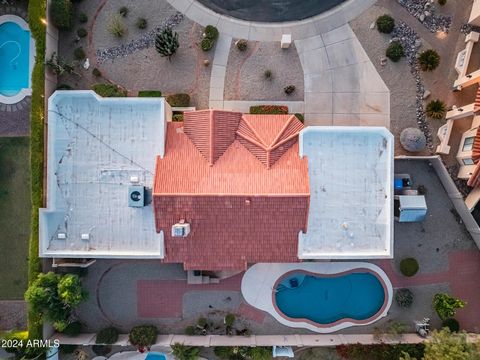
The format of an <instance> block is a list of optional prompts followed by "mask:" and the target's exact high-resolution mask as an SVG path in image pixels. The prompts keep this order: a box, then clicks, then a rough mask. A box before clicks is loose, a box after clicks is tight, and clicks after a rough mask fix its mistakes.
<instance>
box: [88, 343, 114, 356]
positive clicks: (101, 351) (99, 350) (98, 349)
mask: <svg viewBox="0 0 480 360" xmlns="http://www.w3.org/2000/svg"><path fill="white" fill-rule="evenodd" d="M92 351H93V352H94V353H95V355H97V356H107V355H108V354H109V353H110V352H111V351H112V347H111V346H110V345H93V346H92Z"/></svg>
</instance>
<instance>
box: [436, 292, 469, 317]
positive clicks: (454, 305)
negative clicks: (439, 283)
mask: <svg viewBox="0 0 480 360" xmlns="http://www.w3.org/2000/svg"><path fill="white" fill-rule="evenodd" d="M464 306H465V302H463V301H462V300H460V299H457V298H454V297H453V296H450V295H448V294H435V296H434V297H433V308H434V309H435V311H436V312H437V314H438V316H439V317H440V319H442V320H446V319H448V318H453V317H454V316H455V313H456V311H457V309H463V307H464Z"/></svg>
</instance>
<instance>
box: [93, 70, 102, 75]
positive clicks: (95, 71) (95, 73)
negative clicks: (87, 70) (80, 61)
mask: <svg viewBox="0 0 480 360" xmlns="http://www.w3.org/2000/svg"><path fill="white" fill-rule="evenodd" d="M92 75H93V76H95V77H100V76H102V72H101V71H100V70H98V69H97V68H93V70H92Z"/></svg>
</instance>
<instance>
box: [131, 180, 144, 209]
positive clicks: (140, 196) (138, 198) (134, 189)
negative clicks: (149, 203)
mask: <svg viewBox="0 0 480 360" xmlns="http://www.w3.org/2000/svg"><path fill="white" fill-rule="evenodd" d="M128 206H130V207H144V206H145V186H142V185H130V186H129V187H128Z"/></svg>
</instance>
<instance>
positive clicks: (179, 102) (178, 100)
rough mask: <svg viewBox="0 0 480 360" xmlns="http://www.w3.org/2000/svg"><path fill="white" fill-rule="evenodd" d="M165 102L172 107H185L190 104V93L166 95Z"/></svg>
mask: <svg viewBox="0 0 480 360" xmlns="http://www.w3.org/2000/svg"><path fill="white" fill-rule="evenodd" d="M167 102H168V103H169V104H170V106H172V107H187V106H190V95H188V94H182V93H180V94H172V95H168V96H167Z"/></svg>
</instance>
